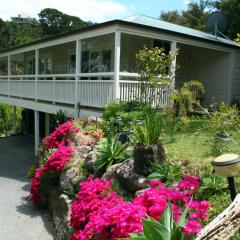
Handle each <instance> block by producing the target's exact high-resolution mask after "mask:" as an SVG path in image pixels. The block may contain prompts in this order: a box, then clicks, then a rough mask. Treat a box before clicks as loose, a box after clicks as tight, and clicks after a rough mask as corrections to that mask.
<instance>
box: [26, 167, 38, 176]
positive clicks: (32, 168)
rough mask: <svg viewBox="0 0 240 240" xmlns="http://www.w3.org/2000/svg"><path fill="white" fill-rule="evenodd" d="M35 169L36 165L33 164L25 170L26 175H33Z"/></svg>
mask: <svg viewBox="0 0 240 240" xmlns="http://www.w3.org/2000/svg"><path fill="white" fill-rule="evenodd" d="M35 171H36V165H35V164H33V165H32V166H31V167H30V168H29V169H28V171H27V177H28V178H32V177H34V174H35Z"/></svg>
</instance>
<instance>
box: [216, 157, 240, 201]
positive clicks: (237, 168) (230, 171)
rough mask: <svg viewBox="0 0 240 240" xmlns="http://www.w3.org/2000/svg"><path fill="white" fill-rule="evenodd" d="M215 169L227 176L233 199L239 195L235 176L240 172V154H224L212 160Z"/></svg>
mask: <svg viewBox="0 0 240 240" xmlns="http://www.w3.org/2000/svg"><path fill="white" fill-rule="evenodd" d="M212 166H213V169H214V170H215V171H216V172H217V173H218V174H219V175H221V176H223V177H227V179H228V186H229V190H230V195H231V199H232V200H234V199H235V197H236V195H237V187H236V184H235V181H234V176H236V175H237V174H238V173H239V172H240V156H239V155H237V154H223V155H221V156H219V157H217V158H215V159H214V160H213V161H212Z"/></svg>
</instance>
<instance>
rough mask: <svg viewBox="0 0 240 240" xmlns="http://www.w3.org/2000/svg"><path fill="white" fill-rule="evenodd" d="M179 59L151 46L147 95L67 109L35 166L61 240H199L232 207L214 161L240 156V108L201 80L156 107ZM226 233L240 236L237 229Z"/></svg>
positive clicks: (38, 201) (35, 193) (145, 69)
mask: <svg viewBox="0 0 240 240" xmlns="http://www.w3.org/2000/svg"><path fill="white" fill-rule="evenodd" d="M173 59H174V56H173V55H171V54H166V53H165V52H164V50H163V49H157V48H156V49H150V50H149V49H146V48H145V49H143V50H141V51H140V52H139V53H138V55H137V61H138V66H139V69H140V70H139V72H140V73H141V74H140V75H141V78H140V79H139V81H140V83H141V97H140V98H138V99H136V100H134V101H131V102H117V101H116V102H112V103H110V104H109V105H108V106H106V109H105V110H104V112H103V115H102V117H101V118H96V117H86V118H83V119H72V118H71V116H70V115H68V114H65V117H64V116H63V115H64V113H61V121H58V120H56V121H57V122H58V126H57V127H56V129H55V130H54V131H53V132H52V133H51V134H50V136H49V137H46V138H45V139H43V141H42V144H41V146H40V149H39V154H38V165H37V166H35V167H33V168H31V169H30V171H29V173H28V175H29V176H30V177H32V180H31V189H30V198H31V201H32V202H33V204H34V205H35V206H38V207H48V208H49V211H50V212H51V213H52V215H53V225H54V228H55V233H54V236H55V239H59V240H60V239H71V240H107V239H109V240H110V239H147V240H152V239H154V240H155V239H158V240H161V239H163V240H168V239H169V240H176V239H178V240H179V239H195V238H196V237H197V234H198V233H199V232H200V231H201V229H202V228H203V227H204V226H206V225H207V224H208V223H209V222H211V221H212V220H213V219H214V218H216V217H217V216H218V214H220V213H221V212H222V211H223V210H224V209H226V208H227V207H228V206H229V205H230V204H231V198H230V195H229V190H228V185H227V181H226V179H225V178H223V177H221V176H220V175H218V174H217V173H215V171H214V170H213V168H212V165H211V162H212V160H213V159H214V158H215V157H217V156H219V155H221V154H224V153H235V154H240V149H239V140H240V137H239V132H238V131H239V124H240V116H239V109H238V106H237V105H232V106H228V105H226V104H224V103H222V104H220V105H212V106H209V107H208V108H206V107H202V106H201V103H200V102H199V101H198V100H197V97H196V95H194V93H193V92H192V91H191V86H193V85H194V86H195V87H196V88H197V89H198V90H199V92H200V93H201V94H204V86H203V85H202V84H201V82H200V81H197V80H190V81H187V82H186V83H185V84H184V85H183V86H182V87H181V88H180V89H178V90H175V91H174V92H173V94H172V99H171V100H172V103H173V104H172V106H171V107H169V108H168V109H161V110H160V109H159V108H158V106H156V105H155V106H153V104H152V103H153V102H156V101H155V99H156V98H157V97H158V93H157V92H156V91H153V90H154V89H155V88H156V85H157V84H158V82H159V81H160V80H159V79H161V81H163V79H164V82H165V83H164V84H168V81H169V79H170V80H171V77H172V76H171V69H170V68H169V65H170V63H171V62H172V61H173ZM159 75H161V76H160V77H159ZM149 88H150V89H151V90H152V91H149ZM146 95H147V96H148V101H147V102H146V101H144V99H146ZM196 106H197V107H200V108H201V111H198V112H195V111H194V107H196ZM235 180H236V182H237V185H238V186H239V185H240V178H239V177H238V176H237V177H235ZM236 230H237V227H236ZM234 235H235V236H234ZM230 237H232V238H230ZM198 239H200V238H198ZM202 239H206V238H202ZM216 239H217V238H216ZM218 239H220V238H218ZM226 239H235V240H237V239H239V237H238V236H237V233H236V231H233V232H232V233H229V236H228V238H226Z"/></svg>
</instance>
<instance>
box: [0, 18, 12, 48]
mask: <svg viewBox="0 0 240 240" xmlns="http://www.w3.org/2000/svg"><path fill="white" fill-rule="evenodd" d="M9 34H10V33H9V31H8V29H7V26H6V23H5V22H4V21H3V20H2V19H1V18H0V50H2V49H5V48H7V47H8V39H9Z"/></svg>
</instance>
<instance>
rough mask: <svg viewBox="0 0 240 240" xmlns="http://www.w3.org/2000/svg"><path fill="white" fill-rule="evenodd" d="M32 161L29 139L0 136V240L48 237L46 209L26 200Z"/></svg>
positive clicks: (38, 239)
mask: <svg viewBox="0 0 240 240" xmlns="http://www.w3.org/2000/svg"><path fill="white" fill-rule="evenodd" d="M33 162H34V143H33V139H31V138H29V137H26V136H13V137H8V138H0V239H3V240H52V239H53V237H52V235H51V223H50V221H49V216H48V215H47V213H46V212H44V211H42V210H39V209H37V208H34V207H33V206H32V204H31V202H29V201H28V200H27V199H28V196H29V179H28V178H27V177H26V173H27V171H28V169H29V167H30V166H31V165H32V164H33Z"/></svg>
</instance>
